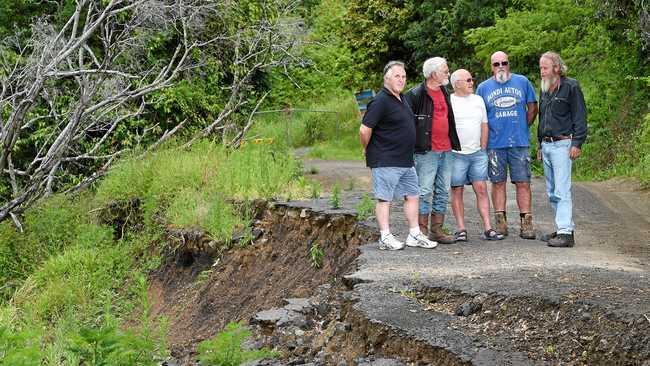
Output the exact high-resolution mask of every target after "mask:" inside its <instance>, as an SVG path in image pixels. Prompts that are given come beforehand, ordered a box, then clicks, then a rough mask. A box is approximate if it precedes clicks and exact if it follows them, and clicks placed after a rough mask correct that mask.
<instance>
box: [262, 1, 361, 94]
mask: <svg viewBox="0 0 650 366" xmlns="http://www.w3.org/2000/svg"><path fill="white" fill-rule="evenodd" d="M346 3H347V2H346V1H344V0H320V1H318V4H317V5H316V4H314V5H313V6H310V7H309V8H308V10H307V11H306V12H305V13H306V16H307V19H306V20H307V22H309V23H310V26H311V27H310V29H309V30H308V33H307V34H305V35H304V46H303V49H302V55H301V56H302V57H303V58H305V60H306V62H304V63H302V64H301V65H299V66H296V67H292V68H290V69H289V70H287V73H288V74H289V75H290V78H289V77H286V76H285V75H284V70H276V71H273V72H272V73H271V74H270V75H269V78H268V79H269V80H268V81H269V83H270V84H271V85H273V93H272V94H271V95H270V96H269V101H270V103H271V104H272V105H277V106H295V105H298V104H299V103H301V102H304V101H306V100H314V99H322V100H328V99H329V98H328V97H327V96H328V95H332V94H336V93H340V92H341V91H344V90H349V89H352V88H353V87H354V86H355V85H357V84H360V83H362V82H363V80H364V79H365V77H366V76H365V75H364V74H363V72H362V71H361V70H360V69H358V68H357V67H356V65H355V61H354V59H353V57H354V53H353V51H352V50H353V49H354V48H353V47H351V45H350V44H349V43H347V42H346V40H345V39H344V38H343V37H342V34H341V30H342V29H343V28H344V27H345V24H346V22H347V18H346V15H347V9H346Z"/></svg>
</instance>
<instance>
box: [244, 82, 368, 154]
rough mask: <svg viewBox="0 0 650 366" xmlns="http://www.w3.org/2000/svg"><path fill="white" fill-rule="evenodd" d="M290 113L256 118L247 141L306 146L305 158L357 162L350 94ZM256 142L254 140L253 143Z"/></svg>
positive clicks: (355, 123) (356, 121) (304, 105)
mask: <svg viewBox="0 0 650 366" xmlns="http://www.w3.org/2000/svg"><path fill="white" fill-rule="evenodd" d="M295 108H296V109H298V110H297V111H294V112H292V113H287V112H275V113H269V114H263V115H261V116H260V117H257V118H256V121H255V125H254V126H253V128H252V129H251V131H250V132H249V134H248V138H247V139H248V141H253V142H255V141H260V143H262V144H264V143H270V144H274V145H280V146H283V147H294V148H298V147H307V146H309V147H310V148H309V150H308V152H307V157H308V158H314V159H334V160H360V159H362V158H363V154H362V151H361V147H360V145H359V137H358V131H359V123H360V117H359V112H358V107H357V104H356V101H355V100H354V97H353V95H352V93H351V92H349V93H346V94H341V95H338V96H333V97H332V98H331V99H328V100H327V101H326V102H318V101H312V102H301V103H300V104H298V105H296V106H295ZM256 139H257V140H256Z"/></svg>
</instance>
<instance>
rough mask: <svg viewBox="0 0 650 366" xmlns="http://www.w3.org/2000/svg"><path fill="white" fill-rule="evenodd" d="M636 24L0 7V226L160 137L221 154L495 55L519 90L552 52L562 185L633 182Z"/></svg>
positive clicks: (397, 5) (372, 13)
mask: <svg viewBox="0 0 650 366" xmlns="http://www.w3.org/2000/svg"><path fill="white" fill-rule="evenodd" d="M649 24H650V20H649V18H648V10H647V9H646V8H645V7H644V2H643V1H641V0H630V1H605V2H602V1H590V0H585V1H577V2H576V1H569V0H544V1H525V0H521V1H508V2H502V1H471V0H457V1H419V0H417V1H390V0H369V1H354V2H347V1H342V0H322V1H315V0H310V1H303V2H297V1H293V2H292V1H286V0H270V1H237V2H232V1H216V2H214V1H212V2H201V1H191V2H187V3H182V2H178V3H174V2H164V1H162V2H161V1H144V0H140V1H133V2H123V1H109V2H93V1H77V2H74V1H53V2H47V3H41V2H36V1H27V0H12V1H2V2H0V37H1V39H2V43H1V44H0V54H1V55H2V58H1V60H2V65H1V69H0V76H1V77H2V94H0V112H1V113H0V118H1V119H0V128H2V129H1V130H0V133H1V139H2V143H3V148H2V151H1V154H0V169H1V170H2V176H1V178H0V197H2V200H3V202H4V204H3V205H2V206H0V219H3V220H4V219H6V218H7V217H9V216H11V214H12V213H18V212H20V211H21V210H22V207H25V206H28V205H29V204H30V203H31V202H34V201H35V200H37V199H38V198H39V197H41V196H43V195H49V194H51V193H53V192H57V191H61V190H69V189H77V188H79V187H85V186H87V185H89V184H90V183H92V181H93V180H94V179H96V178H97V177H99V176H101V175H102V174H103V172H104V171H106V169H107V168H108V167H109V166H110V165H111V164H112V163H113V162H114V161H115V160H116V159H118V158H119V156H121V155H124V154H125V153H127V152H131V153H132V152H133V151H134V150H140V151H146V150H148V149H149V148H150V147H151V146H157V144H158V143H160V142H161V140H165V139H167V138H169V137H170V136H171V135H174V137H175V138H176V139H177V140H179V141H180V140H182V141H195V140H196V139H197V138H201V137H208V136H210V137H213V138H214V137H217V138H218V139H220V140H221V141H222V142H224V143H227V144H230V145H237V143H238V141H239V140H241V138H242V137H243V135H244V134H245V133H246V132H247V131H248V128H249V127H250V125H251V124H252V123H254V121H252V119H251V118H248V117H250V113H251V111H252V110H257V108H260V107H262V108H267V109H268V108H286V107H287V106H299V105H304V104H308V103H310V104H311V105H314V103H316V104H318V103H320V104H326V103H328V101H329V100H332V99H334V98H335V96H339V97H340V96H342V95H351V94H352V92H354V91H356V90H359V89H362V88H374V89H376V88H378V87H379V86H380V83H381V80H380V79H379V77H378V70H380V69H381V67H382V65H383V64H384V63H385V62H387V61H388V60H391V59H399V60H403V61H405V62H406V63H407V65H408V72H409V75H410V77H411V78H410V79H411V83H415V82H417V81H418V80H419V79H420V77H419V74H420V72H419V68H420V65H421V63H422V62H423V60H425V59H426V58H428V57H431V56H434V55H438V56H443V57H445V58H447V59H448V60H449V63H450V66H451V69H452V70H453V69H455V68H458V67H463V68H467V69H469V70H471V71H472V72H473V73H474V74H475V75H476V76H477V77H478V78H479V79H484V78H485V77H487V76H488V75H487V73H488V71H489V68H488V59H489V55H490V54H491V53H492V52H494V51H496V50H505V51H506V52H507V53H508V54H509V55H510V59H511V62H512V64H513V70H514V71H515V72H518V73H521V74H524V75H526V76H528V77H529V78H530V79H531V80H533V81H534V82H536V81H537V80H538V69H537V60H538V57H539V55H540V54H541V53H543V52H545V51H547V50H555V51H558V52H560V53H561V54H562V55H563V57H564V58H565V61H566V63H567V64H568V66H569V70H570V71H569V74H570V76H572V77H575V78H576V79H578V80H579V81H580V82H581V84H582V86H583V89H584V92H585V96H586V99H587V104H588V108H589V127H590V138H589V143H588V144H587V145H586V147H585V159H584V160H583V161H582V162H581V164H580V165H579V166H578V169H577V170H578V174H579V175H581V176H584V177H587V178H589V177H592V178H606V177H610V176H614V175H631V176H635V177H638V178H639V179H641V181H642V182H643V183H647V182H648V179H649V178H648V175H649V173H648V166H650V164H648V162H649V160H648V159H650V158H648V155H647V151H648V143H649V141H650V127H648V126H649V124H648V123H649V122H648V118H647V116H646V113H647V112H648V103H647V100H648V80H649V79H648V74H649V72H648V61H649V56H648V55H649V54H650V53H649V50H648V47H650V25H649ZM316 135H317V136H315V137H319V136H318V135H319V134H318V133H316ZM324 136H325V135H323V134H320V137H321V138H322V137H324Z"/></svg>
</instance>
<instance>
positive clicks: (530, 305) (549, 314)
mask: <svg viewBox="0 0 650 366" xmlns="http://www.w3.org/2000/svg"><path fill="white" fill-rule="evenodd" d="M417 298H418V299H419V300H420V301H421V302H422V304H423V305H424V309H425V310H426V311H435V312H441V313H448V314H450V315H457V316H456V317H454V320H453V321H452V322H451V325H452V327H455V328H458V329H462V330H463V332H465V333H466V334H470V335H472V336H480V337H481V339H486V340H488V342H489V343H490V344H489V346H491V347H493V348H496V349H499V348H504V347H503V346H504V344H503V343H504V341H505V342H506V343H507V347H508V348H510V347H513V346H514V348H515V349H516V350H517V351H520V352H523V353H525V354H526V355H527V356H528V357H529V358H530V359H532V360H539V361H544V362H546V363H551V364H563V365H594V364H600V365H604V364H610V365H631V364H640V363H641V362H642V361H643V360H644V359H648V358H650V321H647V319H645V318H644V317H638V318H637V320H632V321H630V320H622V319H619V318H617V317H616V316H615V315H612V314H610V313H607V312H604V311H603V310H602V309H599V308H597V307H594V306H592V305H590V304H587V303H583V302H581V301H580V297H579V296H575V297H573V298H567V299H563V300H562V301H560V302H553V301H549V300H547V299H542V298H539V297H534V296H528V297H513V296H503V295H494V294H490V295H488V294H482V295H478V296H470V295H467V294H463V293H460V292H458V291H450V290H448V289H444V288H437V289H425V290H422V291H421V292H419V293H418V294H417ZM470 309H471V310H470ZM463 311H465V312H466V313H463ZM470 312H472V314H468V313H470Z"/></svg>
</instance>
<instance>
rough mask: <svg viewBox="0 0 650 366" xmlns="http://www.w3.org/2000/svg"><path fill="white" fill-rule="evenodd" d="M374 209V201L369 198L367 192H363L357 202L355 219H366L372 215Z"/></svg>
mask: <svg viewBox="0 0 650 366" xmlns="http://www.w3.org/2000/svg"><path fill="white" fill-rule="evenodd" d="M374 209H375V202H374V201H373V200H372V198H370V195H368V194H367V193H364V194H363V197H361V201H359V203H357V219H359V220H360V221H363V220H366V219H367V218H369V217H370V216H372V214H373V212H374Z"/></svg>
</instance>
